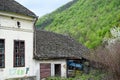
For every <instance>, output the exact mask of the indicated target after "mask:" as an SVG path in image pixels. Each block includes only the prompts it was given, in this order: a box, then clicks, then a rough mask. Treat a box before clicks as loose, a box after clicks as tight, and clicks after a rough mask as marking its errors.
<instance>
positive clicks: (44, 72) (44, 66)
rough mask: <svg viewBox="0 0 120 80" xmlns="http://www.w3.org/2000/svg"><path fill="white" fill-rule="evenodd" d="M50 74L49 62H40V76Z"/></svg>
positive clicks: (45, 76)
mask: <svg viewBox="0 0 120 80" xmlns="http://www.w3.org/2000/svg"><path fill="white" fill-rule="evenodd" d="M50 76H51V64H50V63H41V64H40V78H41V79H43V78H47V77H50Z"/></svg>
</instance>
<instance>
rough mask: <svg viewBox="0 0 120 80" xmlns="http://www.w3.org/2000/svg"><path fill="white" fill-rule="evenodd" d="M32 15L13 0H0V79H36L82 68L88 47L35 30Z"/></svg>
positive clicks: (60, 74) (62, 37)
mask: <svg viewBox="0 0 120 80" xmlns="http://www.w3.org/2000/svg"><path fill="white" fill-rule="evenodd" d="M36 20H37V17H36V15H35V14H34V13H33V12H31V11H30V10H28V9H27V8H25V7H24V6H22V5H21V4H19V3H18V2H16V1H15V0H0V80H10V79H12V80H14V79H24V78H27V79H28V80H29V79H30V80H40V79H42V78H46V77H49V76H60V77H67V76H69V71H70V70H71V69H73V68H77V69H82V62H81V60H83V59H84V58H83V57H82V55H83V54H85V53H88V49H87V48H86V47H84V46H83V45H82V44H80V43H77V42H76V41H75V40H74V39H72V38H71V37H68V36H63V35H60V34H56V33H52V32H47V31H39V30H35V29H34V28H35V26H34V24H35V22H36Z"/></svg>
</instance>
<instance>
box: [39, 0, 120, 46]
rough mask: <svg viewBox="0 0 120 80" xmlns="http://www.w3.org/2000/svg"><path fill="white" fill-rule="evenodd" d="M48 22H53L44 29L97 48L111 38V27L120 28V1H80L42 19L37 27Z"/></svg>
mask: <svg viewBox="0 0 120 80" xmlns="http://www.w3.org/2000/svg"><path fill="white" fill-rule="evenodd" d="M47 20H50V21H51V22H49V23H48V22H46V23H45V24H47V23H48V24H47V25H46V26H45V27H44V29H46V30H48V31H53V32H57V33H61V34H67V35H70V36H72V37H74V38H75V39H76V40H78V41H79V42H82V43H83V44H85V45H86V46H87V47H89V48H95V47H97V46H99V45H100V44H101V42H102V40H103V39H104V38H109V37H110V36H111V35H110V28H111V27H114V26H117V27H120V0H78V1H77V2H76V3H75V4H73V5H72V6H71V7H69V8H68V9H65V10H64V11H62V12H56V13H55V12H53V13H52V14H50V15H46V16H44V17H42V18H40V19H39V21H38V23H37V26H38V27H41V26H42V25H43V22H45V21H47ZM40 24H42V25H40Z"/></svg>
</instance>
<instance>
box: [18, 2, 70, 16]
mask: <svg viewBox="0 0 120 80" xmlns="http://www.w3.org/2000/svg"><path fill="white" fill-rule="evenodd" d="M16 1H17V2H19V3H21V4H22V5H23V6H25V7H27V8H28V9H30V10H31V11H33V12H34V13H35V14H36V15H37V16H39V17H41V16H43V15H45V14H47V13H50V12H52V11H54V10H56V9H57V8H59V7H60V6H62V5H64V4H66V3H67V2H69V1H72V0H16Z"/></svg>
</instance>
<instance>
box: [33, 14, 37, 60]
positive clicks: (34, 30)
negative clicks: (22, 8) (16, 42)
mask: <svg viewBox="0 0 120 80" xmlns="http://www.w3.org/2000/svg"><path fill="white" fill-rule="evenodd" d="M37 20H38V16H37V17H36V18H35V21H34V26H33V46H34V47H33V49H34V51H33V56H35V55H36V27H35V23H36V22H37ZM33 58H34V57H33Z"/></svg>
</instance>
